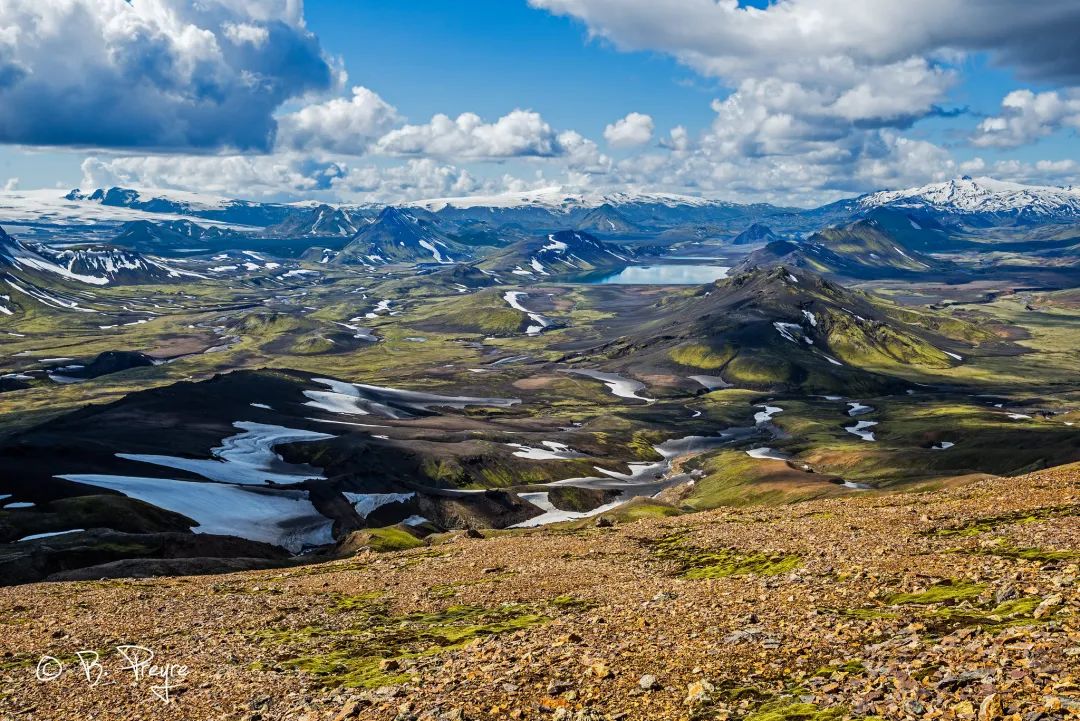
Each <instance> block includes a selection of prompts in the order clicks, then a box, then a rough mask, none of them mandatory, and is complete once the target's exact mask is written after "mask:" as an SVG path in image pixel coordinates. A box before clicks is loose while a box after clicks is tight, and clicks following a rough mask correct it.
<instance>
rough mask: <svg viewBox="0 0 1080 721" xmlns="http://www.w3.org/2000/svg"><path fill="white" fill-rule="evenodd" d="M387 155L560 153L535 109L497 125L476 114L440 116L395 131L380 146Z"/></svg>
mask: <svg viewBox="0 0 1080 721" xmlns="http://www.w3.org/2000/svg"><path fill="white" fill-rule="evenodd" d="M376 149H377V151H378V152H380V153H383V154H386V155H427V156H436V157H458V158H512V157H551V156H554V155H557V154H559V145H558V139H557V135H556V132H555V131H554V130H553V129H552V127H551V126H550V125H548V123H547V122H546V121H545V120H544V119H543V118H542V117H541V116H540V114H539V113H536V112H533V111H531V110H514V111H513V112H510V113H508V114H507V115H504V116H503V117H501V118H499V119H498V120H496V121H495V122H494V123H485V122H484V120H483V119H482V118H481V117H480V116H479V115H477V114H475V113H462V114H461V115H459V116H458V117H457V118H456V119H455V118H451V117H449V116H447V115H443V114H438V115H436V116H434V117H433V118H432V119H431V122H429V123H425V124H423V125H405V126H403V127H400V128H397V129H395V130H391V131H390V132H389V133H387V134H386V135H384V136H383V137H382V138H380V139H379V141H378V143H377V144H376Z"/></svg>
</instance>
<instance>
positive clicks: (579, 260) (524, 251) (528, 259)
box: [480, 230, 633, 279]
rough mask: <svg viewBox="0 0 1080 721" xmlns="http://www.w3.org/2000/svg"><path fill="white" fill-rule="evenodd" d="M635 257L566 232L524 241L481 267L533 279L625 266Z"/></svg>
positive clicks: (583, 235) (591, 238)
mask: <svg viewBox="0 0 1080 721" xmlns="http://www.w3.org/2000/svg"><path fill="white" fill-rule="evenodd" d="M632 256H633V253H632V252H631V251H630V250H628V249H627V248H623V247H622V246H619V245H614V244H612V243H605V242H604V241H602V240H600V239H599V238H596V237H595V236H592V235H590V234H588V233H585V232H582V231H578V230H563V231H560V232H558V233H550V234H548V235H546V236H543V237H539V238H529V239H527V240H522V241H519V242H517V243H514V244H513V245H511V246H509V247H507V248H505V249H503V250H502V251H500V252H498V253H496V254H494V255H492V256H491V257H489V258H488V259H487V260H485V261H484V262H482V263H481V264H480V268H482V269H483V270H486V271H488V272H493V273H501V274H506V273H509V274H510V275H515V276H521V277H524V278H530V279H542V278H551V277H555V276H567V275H580V274H582V273H592V272H595V271H600V270H608V269H611V268H615V267H621V266H625V265H626V264H627V263H629V262H630V259H631V258H632Z"/></svg>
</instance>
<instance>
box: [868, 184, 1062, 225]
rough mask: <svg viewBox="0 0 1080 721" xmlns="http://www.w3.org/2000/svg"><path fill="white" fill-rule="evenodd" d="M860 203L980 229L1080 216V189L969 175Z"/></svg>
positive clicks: (889, 192) (880, 194)
mask: <svg viewBox="0 0 1080 721" xmlns="http://www.w3.org/2000/svg"><path fill="white" fill-rule="evenodd" d="M857 205H858V208H859V210H862V211H866V210H870V209H873V208H879V207H894V208H905V209H912V210H920V211H928V212H931V213H936V214H940V215H946V216H953V217H957V218H959V219H963V220H965V221H967V222H974V223H976V224H980V225H982V224H986V225H992V224H996V223H999V222H1002V221H1009V220H1014V221H1016V222H1021V223H1036V222H1060V221H1073V220H1076V219H1077V218H1080V189H1077V188H1056V187H1052V186H1042V185H1022V184H1020V183H1009V182H1005V181H1001V180H994V179H993V178H970V177H968V176H964V177H962V178H958V179H956V180H950V181H947V182H944V183H931V184H929V185H924V186H921V187H918V188H909V189H907V190H887V191H881V192H877V193H871V194H870V195H866V196H863V197H862V198H860V199H859V200H858V203H857Z"/></svg>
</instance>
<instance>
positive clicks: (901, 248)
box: [740, 216, 957, 278]
mask: <svg viewBox="0 0 1080 721" xmlns="http://www.w3.org/2000/svg"><path fill="white" fill-rule="evenodd" d="M886 220H894V221H895V218H894V217H892V216H883V217H870V218H864V219H862V220H857V221H855V222H854V223H849V224H848V225H844V226H840V227H835V228H826V229H825V230H822V231H820V232H818V233H815V234H814V235H812V236H810V238H808V239H807V240H804V241H789V240H774V241H772V242H771V243H769V244H768V245H766V246H765V247H764V248H761V249H760V250H757V251H755V252H753V253H751V254H750V255H749V256H747V258H746V259H745V260H744V261H743V263H742V265H741V266H740V267H741V268H743V269H748V268H753V267H755V266H766V267H768V266H777V265H785V266H790V267H794V268H805V269H807V270H812V271H815V272H818V273H826V274H830V275H838V276H845V277H850V278H894V277H910V276H912V275H928V274H941V273H954V272H957V268H956V266H955V265H954V264H952V263H950V262H948V261H943V260H939V259H937V258H934V257H933V256H930V255H927V254H926V253H923V252H921V251H919V250H916V249H915V248H913V247H911V246H910V245H908V241H909V240H910V241H912V242H914V243H918V244H919V245H921V246H922V247H926V246H928V245H930V242H931V240H932V239H931V238H927V237H926V235H928V234H931V235H933V236H934V237H935V238H936V237H940V236H938V235H937V231H928V230H923V229H922V228H918V229H916V228H915V227H913V226H909V228H908V230H909V232H907V233H904V232H901V231H900V230H899V229H897V228H896V227H895V225H893V226H892V227H890V226H889V225H887V224H886V222H885V221H886ZM904 221H905V222H913V221H908V219H906V218H905V219H904Z"/></svg>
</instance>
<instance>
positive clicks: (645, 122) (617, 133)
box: [604, 113, 656, 148]
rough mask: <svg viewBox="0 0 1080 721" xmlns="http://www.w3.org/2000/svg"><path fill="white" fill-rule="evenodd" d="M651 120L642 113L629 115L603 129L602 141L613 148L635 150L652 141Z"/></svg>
mask: <svg viewBox="0 0 1080 721" xmlns="http://www.w3.org/2000/svg"><path fill="white" fill-rule="evenodd" d="M655 127H656V126H655V124H654V123H653V119H652V118H651V117H650V116H648V115H645V114H643V113H629V114H628V115H627V116H626V117H625V118H620V119H619V120H616V121H615V122H614V123H612V124H611V125H608V126H607V127H606V128H604V140H606V141H607V144H608V145H610V146H611V147H613V148H636V147H639V146H642V145H645V144H646V143H648V142H649V141H650V140H652V134H653V129H654V128H655Z"/></svg>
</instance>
